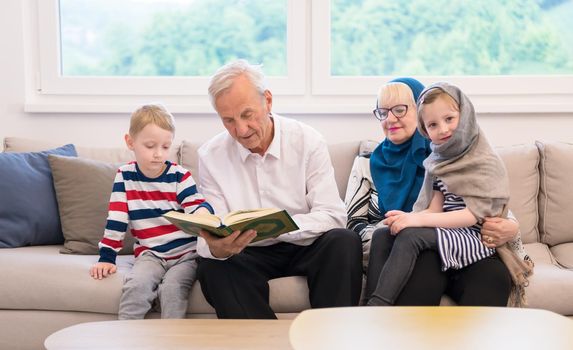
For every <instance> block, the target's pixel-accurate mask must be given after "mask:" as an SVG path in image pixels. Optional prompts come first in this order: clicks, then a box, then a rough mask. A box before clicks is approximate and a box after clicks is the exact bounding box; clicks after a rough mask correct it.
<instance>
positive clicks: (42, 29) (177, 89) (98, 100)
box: [25, 0, 308, 112]
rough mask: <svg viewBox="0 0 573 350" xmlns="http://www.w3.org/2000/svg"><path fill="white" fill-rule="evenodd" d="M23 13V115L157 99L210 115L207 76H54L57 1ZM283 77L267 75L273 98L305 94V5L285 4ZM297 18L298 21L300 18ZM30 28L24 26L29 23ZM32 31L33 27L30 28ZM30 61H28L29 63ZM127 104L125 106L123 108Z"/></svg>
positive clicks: (34, 4)
mask: <svg viewBox="0 0 573 350" xmlns="http://www.w3.org/2000/svg"><path fill="white" fill-rule="evenodd" d="M27 5H28V6H29V7H28V8H27V9H26V10H25V12H26V13H27V14H30V17H35V16H33V15H34V14H35V13H37V18H36V28H37V30H34V29H33V28H32V30H30V32H29V33H30V34H31V35H32V36H34V34H36V35H37V40H32V41H34V42H37V49H36V50H34V49H33V48H32V51H33V52H34V51H35V52H37V53H38V54H37V55H36V57H37V61H36V62H30V63H29V64H28V67H32V68H29V69H28V71H29V75H30V77H29V79H28V82H29V84H28V85H31V86H33V89H32V90H34V91H27V99H26V106H25V109H26V110H27V111H29V112H74V111H79V112H124V111H126V110H129V109H130V108H132V105H133V102H134V101H140V100H142V98H146V99H149V98H159V99H161V100H168V101H169V102H171V103H172V104H176V105H179V106H180V107H179V108H176V109H178V110H180V111H186V110H192V111H196V112H207V111H212V109H211V108H210V106H209V105H208V101H207V99H206V98H205V97H206V94H207V85H208V81H209V78H208V77H75V76H62V75H61V73H60V62H61V57H60V56H61V55H60V53H61V50H60V33H59V31H60V25H59V20H60V18H59V1H58V0H29V1H28V4H27ZM287 7H288V8H287V35H286V38H287V39H286V40H287V48H286V49H287V50H286V52H287V75H286V76H268V77H267V82H268V84H269V86H272V89H273V92H274V93H275V94H288V95H304V94H305V89H306V82H305V76H306V63H305V62H306V50H307V43H306V40H307V38H306V35H307V34H306V33H307V32H308V30H307V20H306V12H307V11H308V10H307V8H308V6H307V5H306V1H300V0H288V5H287ZM301 14H302V17H301ZM29 24H30V23H29ZM31 25H32V26H34V23H33V22H32V23H31ZM30 61H33V60H30ZM33 67H37V69H34V68H33ZM127 105H130V106H129V107H128V106H127Z"/></svg>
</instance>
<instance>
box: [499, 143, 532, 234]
mask: <svg viewBox="0 0 573 350" xmlns="http://www.w3.org/2000/svg"><path fill="white" fill-rule="evenodd" d="M496 151H497V152H498V154H499V155H500V157H501V159H502V160H503V162H504V164H505V167H506V168H507V172H508V176H509V190H510V199H509V209H511V211H512V212H513V214H514V215H515V217H516V218H517V220H518V221H519V228H520V230H521V239H522V240H523V242H524V243H533V242H538V241H539V231H538V228H537V223H538V220H539V217H538V202H537V194H538V192H539V172H538V164H539V152H538V151H537V147H535V146H534V145H517V146H508V147H501V148H496Z"/></svg>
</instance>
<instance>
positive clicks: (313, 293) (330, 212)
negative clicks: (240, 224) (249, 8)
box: [197, 60, 362, 318]
mask: <svg viewBox="0 0 573 350" xmlns="http://www.w3.org/2000/svg"><path fill="white" fill-rule="evenodd" d="M209 97H210V99H211V104H212V105H213V107H214V108H215V110H216V111H217V113H218V115H219V116H220V118H221V121H222V122H223V125H224V126H225V128H226V129H227V132H223V133H221V134H219V135H217V136H215V137H214V138H213V139H211V140H210V141H208V142H207V143H206V144H204V145H203V146H202V147H201V148H200V149H199V183H200V186H201V191H202V193H203V194H204V196H205V197H206V199H207V200H208V201H209V203H210V204H211V205H212V206H213V208H214V209H215V212H216V213H217V214H219V215H224V214H226V213H228V212H230V211H233V210H240V209H253V208H261V207H276V208H280V209H286V210H287V211H288V212H289V213H290V214H291V216H292V218H293V220H294V221H295V222H296V224H297V225H298V227H299V228H300V229H299V230H297V231H293V232H289V233H285V234H282V235H280V236H278V237H277V238H271V239H266V240H262V241H259V242H257V243H253V244H251V241H252V240H253V238H254V237H255V236H256V233H255V232H254V231H252V230H249V231H245V232H238V231H237V232H234V233H233V234H231V235H230V236H227V237H225V238H218V237H215V236H211V235H210V234H208V233H207V232H205V231H202V233H201V237H202V238H200V239H199V242H198V246H197V250H198V252H199V255H200V256H201V257H203V258H202V259H201V262H200V264H199V268H198V272H197V274H198V279H199V281H200V282H201V288H202V290H203V294H204V295H205V297H206V299H207V301H208V302H209V303H210V304H211V305H212V306H213V307H214V308H215V310H216V311H217V316H218V317H219V318H276V315H275V314H274V312H273V310H272V309H271V307H270V305H269V285H268V281H269V280H270V279H273V278H279V277H285V276H306V277H307V280H308V287H309V290H310V295H309V297H310V304H311V306H312V307H313V308H314V307H331V306H351V305H357V304H358V300H359V297H360V290H361V279H362V270H361V259H362V250H361V242H360V239H359V237H358V236H357V235H356V234H355V233H353V232H351V231H349V230H346V229H344V228H343V227H345V226H346V211H345V208H344V204H343V202H342V201H341V199H340V197H339V194H338V190H337V187H336V183H335V180H334V170H333V168H332V165H331V162H330V157H329V154H328V150H327V147H326V144H325V142H324V139H323V138H322V136H321V135H320V134H319V133H318V132H316V131H315V130H314V129H312V128H310V127H309V126H307V125H305V124H302V123H300V122H298V121H296V120H292V119H287V118H283V117H281V116H278V115H276V114H273V113H272V112H271V109H272V104H273V96H272V94H271V92H270V91H269V90H268V89H267V88H266V87H265V83H264V76H263V73H262V72H261V70H260V68H259V67H258V66H253V65H250V64H249V63H248V62H246V61H244V60H238V61H235V62H232V63H229V64H227V65H225V66H223V67H221V68H220V69H219V70H218V71H217V72H216V73H215V74H214V76H213V77H212V78H211V81H210V85H209Z"/></svg>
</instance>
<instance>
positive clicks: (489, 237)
mask: <svg viewBox="0 0 573 350" xmlns="http://www.w3.org/2000/svg"><path fill="white" fill-rule="evenodd" d="M518 232H519V224H518V223H517V222H516V221H515V220H511V219H502V218H498V217H491V218H485V220H484V223H483V226H482V228H481V239H482V242H483V244H484V245H485V246H486V247H488V248H496V247H499V246H502V245H504V244H505V243H506V242H507V241H510V240H512V239H513V238H515V236H517V233H518Z"/></svg>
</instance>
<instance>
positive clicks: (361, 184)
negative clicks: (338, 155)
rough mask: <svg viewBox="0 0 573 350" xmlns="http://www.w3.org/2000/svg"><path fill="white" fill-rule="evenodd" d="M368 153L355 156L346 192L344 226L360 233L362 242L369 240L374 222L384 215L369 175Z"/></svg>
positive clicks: (374, 227) (373, 228) (374, 225)
mask: <svg viewBox="0 0 573 350" xmlns="http://www.w3.org/2000/svg"><path fill="white" fill-rule="evenodd" d="M369 168H370V154H367V155H362V156H359V157H357V158H356V160H355V162H354V165H353V167H352V172H351V174H350V179H349V183H348V188H347V193H346V199H345V202H346V203H345V204H346V211H347V213H348V221H347V225H346V228H348V229H350V230H352V231H354V232H356V233H357V234H359V235H360V237H361V239H362V243H363V244H364V243H366V242H368V241H369V240H370V238H371V235H372V232H373V231H374V230H375V229H376V224H377V223H378V222H380V221H381V220H382V219H384V217H382V215H381V214H380V209H379V208H378V191H377V190H376V187H375V186H374V184H373V183H372V177H371V175H370V169H369Z"/></svg>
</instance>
